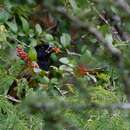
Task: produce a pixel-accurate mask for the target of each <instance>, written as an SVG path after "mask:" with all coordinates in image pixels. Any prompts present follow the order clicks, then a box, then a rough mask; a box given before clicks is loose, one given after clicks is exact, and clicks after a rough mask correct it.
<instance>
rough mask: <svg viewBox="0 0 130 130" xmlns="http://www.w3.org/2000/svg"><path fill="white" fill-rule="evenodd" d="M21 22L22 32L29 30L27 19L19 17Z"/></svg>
mask: <svg viewBox="0 0 130 130" xmlns="http://www.w3.org/2000/svg"><path fill="white" fill-rule="evenodd" d="M20 19H21V22H22V28H23V31H24V32H28V31H29V23H28V21H27V20H26V19H25V18H24V17H20Z"/></svg>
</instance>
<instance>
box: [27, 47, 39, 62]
mask: <svg viewBox="0 0 130 130" xmlns="http://www.w3.org/2000/svg"><path fill="white" fill-rule="evenodd" d="M28 56H29V58H30V59H31V60H32V61H36V60H37V52H36V50H35V49H34V48H33V47H31V48H30V50H29V52H28Z"/></svg>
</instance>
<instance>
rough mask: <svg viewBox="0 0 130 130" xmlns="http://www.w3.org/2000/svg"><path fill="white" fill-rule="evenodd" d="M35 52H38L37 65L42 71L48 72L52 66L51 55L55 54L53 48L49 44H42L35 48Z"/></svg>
mask: <svg viewBox="0 0 130 130" xmlns="http://www.w3.org/2000/svg"><path fill="white" fill-rule="evenodd" d="M35 50H36V52H37V64H38V65H39V67H40V68H41V69H43V70H45V71H48V70H49V67H50V65H51V64H52V60H51V58H50V55H51V54H52V52H53V47H52V46H51V45H48V44H40V45H37V46H36V47H35Z"/></svg>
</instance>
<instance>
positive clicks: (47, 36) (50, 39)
mask: <svg viewBox="0 0 130 130" xmlns="http://www.w3.org/2000/svg"><path fill="white" fill-rule="evenodd" d="M45 40H46V41H48V42H49V41H53V40H54V38H53V36H52V35H51V34H45Z"/></svg>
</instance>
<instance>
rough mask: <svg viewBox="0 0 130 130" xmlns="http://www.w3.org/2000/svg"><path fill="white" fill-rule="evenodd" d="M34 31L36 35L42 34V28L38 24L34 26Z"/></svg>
mask: <svg viewBox="0 0 130 130" xmlns="http://www.w3.org/2000/svg"><path fill="white" fill-rule="evenodd" d="M35 29H36V32H37V33H38V34H41V33H42V28H41V26H40V25H39V24H36V26H35Z"/></svg>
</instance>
